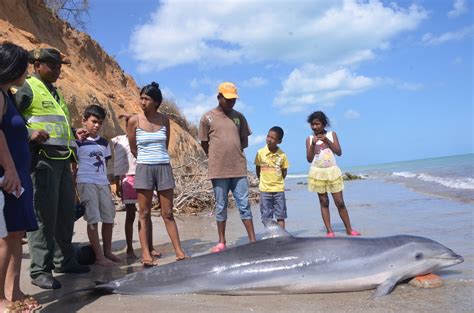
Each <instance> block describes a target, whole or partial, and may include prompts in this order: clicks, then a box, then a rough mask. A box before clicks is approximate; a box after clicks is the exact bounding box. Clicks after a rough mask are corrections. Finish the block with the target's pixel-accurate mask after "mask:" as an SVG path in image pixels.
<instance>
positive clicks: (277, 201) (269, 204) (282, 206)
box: [260, 191, 287, 224]
mask: <svg viewBox="0 0 474 313" xmlns="http://www.w3.org/2000/svg"><path fill="white" fill-rule="evenodd" d="M260 215H261V216H262V222H263V224H265V221H268V220H272V219H273V216H275V218H276V219H277V220H280V219H285V218H287V215H286V199H285V192H284V191H282V192H260Z"/></svg>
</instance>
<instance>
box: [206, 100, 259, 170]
mask: <svg viewBox="0 0 474 313" xmlns="http://www.w3.org/2000/svg"><path fill="white" fill-rule="evenodd" d="M251 133H252V132H251V130H250V128H249V125H248V123H247V120H246V119H245V117H244V115H243V114H242V113H240V112H238V111H235V110H232V111H231V112H230V113H229V114H227V115H226V114H225V113H224V111H222V109H221V108H220V107H216V108H214V109H212V110H211V111H209V112H206V113H204V115H203V116H202V117H201V121H200V123H199V133H198V137H199V140H201V141H207V142H208V143H209V162H208V163H209V173H208V177H209V178H210V179H213V178H232V177H243V176H247V160H246V159H245V155H244V153H243V151H242V150H243V148H245V147H246V144H247V142H248V136H249V135H250V134H251Z"/></svg>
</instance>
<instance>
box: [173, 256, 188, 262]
mask: <svg viewBox="0 0 474 313" xmlns="http://www.w3.org/2000/svg"><path fill="white" fill-rule="evenodd" d="M190 258H191V257H190V256H187V255H185V256H183V257H180V258H176V261H182V260H187V259H190Z"/></svg>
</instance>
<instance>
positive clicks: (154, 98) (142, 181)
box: [127, 82, 186, 266]
mask: <svg viewBox="0 0 474 313" xmlns="http://www.w3.org/2000/svg"><path fill="white" fill-rule="evenodd" d="M162 100H163V97H162V95H161V91H160V88H159V86H158V84H157V83H155V82H152V83H151V84H149V85H146V86H145V87H143V88H142V90H141V91H140V105H141V108H142V110H143V113H139V114H137V115H134V116H132V117H131V118H130V120H129V122H128V126H127V136H128V140H129V143H130V151H131V152H132V154H133V155H134V156H135V158H136V159H137V167H136V171H135V186H134V188H135V189H136V190H137V194H138V207H139V224H138V232H139V237H140V244H141V246H142V263H143V265H144V266H155V265H157V263H156V262H155V261H154V260H153V255H152V249H153V247H152V246H151V233H152V229H151V228H152V224H151V215H150V212H151V205H152V199H153V191H154V190H156V191H157V193H158V197H159V200H160V204H161V216H162V218H163V221H164V223H165V226H166V231H167V232H168V235H169V237H170V239H171V243H172V244H173V247H174V250H175V252H176V260H183V259H184V258H185V257H186V255H185V253H184V251H183V249H182V247H181V242H180V240H179V233H178V227H177V226H176V222H175V220H174V217H173V188H174V187H175V183H174V178H173V172H172V168H171V164H170V157H169V154H168V145H169V139H170V137H169V134H170V121H169V119H168V117H167V116H166V115H164V114H163V113H160V112H158V108H159V106H160V105H161V102H162Z"/></svg>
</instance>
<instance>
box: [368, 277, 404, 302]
mask: <svg viewBox="0 0 474 313" xmlns="http://www.w3.org/2000/svg"><path fill="white" fill-rule="evenodd" d="M397 282H398V280H397V279H395V278H393V277H392V278H389V279H387V280H386V281H384V282H383V283H381V284H380V285H379V286H378V287H377V289H376V290H375V293H374V298H378V297H383V296H386V295H388V294H389V293H390V292H392V290H393V288H395V285H396V284H397Z"/></svg>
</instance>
